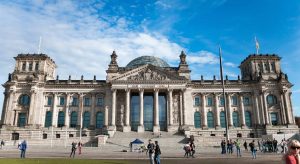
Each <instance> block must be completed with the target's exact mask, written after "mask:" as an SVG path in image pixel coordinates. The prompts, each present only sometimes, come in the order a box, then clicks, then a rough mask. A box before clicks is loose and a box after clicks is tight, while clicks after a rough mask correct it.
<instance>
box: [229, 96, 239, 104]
mask: <svg viewBox="0 0 300 164" xmlns="http://www.w3.org/2000/svg"><path fill="white" fill-rule="evenodd" d="M231 103H232V105H233V106H237V105H238V102H237V97H236V96H233V97H232V98H231Z"/></svg>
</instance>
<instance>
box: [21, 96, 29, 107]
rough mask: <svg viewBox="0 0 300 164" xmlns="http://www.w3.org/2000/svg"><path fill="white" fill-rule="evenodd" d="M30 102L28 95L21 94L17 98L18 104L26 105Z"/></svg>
mask: <svg viewBox="0 0 300 164" xmlns="http://www.w3.org/2000/svg"><path fill="white" fill-rule="evenodd" d="M29 103H30V97H29V96H28V95H21V96H20V98H19V104H20V105H23V106H28V105H29Z"/></svg>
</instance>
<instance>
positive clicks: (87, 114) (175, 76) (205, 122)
mask: <svg viewBox="0 0 300 164" xmlns="http://www.w3.org/2000/svg"><path fill="white" fill-rule="evenodd" d="M110 57H111V61H110V63H108V69H107V70H106V73H107V76H106V79H103V80H97V79H96V76H95V77H94V78H93V79H84V76H82V77H81V79H80V80H74V79H72V77H71V76H69V78H68V79H59V76H56V74H55V71H56V67H57V65H56V64H55V61H53V60H52V59H51V58H50V57H49V56H47V55H45V54H19V55H17V56H16V57H15V58H14V59H15V61H16V63H15V68H14V70H12V73H10V74H9V76H8V80H7V82H5V83H4V84H3V87H4V88H5V92H4V102H3V112H2V117H1V130H0V132H1V133H0V138H3V139H6V140H17V139H19V138H22V139H28V140H43V139H47V137H48V138H49V136H53V134H54V137H55V138H62V139H63V138H72V137H74V138H75V137H80V138H81V137H85V138H88V139H86V140H87V141H88V140H89V139H91V138H92V137H94V136H97V135H99V134H108V135H110V137H113V136H114V134H115V133H116V132H118V133H139V134H141V133H145V132H147V131H150V132H153V133H160V132H166V133H174V132H178V133H181V134H186V135H198V136H224V134H225V126H226V122H225V111H224V104H226V110H227V111H228V112H227V118H228V126H229V136H230V137H248V138H249V137H260V136H261V135H264V134H278V133H296V132H299V130H298V128H297V127H296V126H295V120H294V115H293V106H292V102H291V87H292V86H293V85H292V84H291V83H290V82H289V81H288V76H287V75H286V74H284V73H283V72H282V70H281V67H280V60H281V58H280V57H279V56H277V55H275V54H259V55H254V54H253V55H249V56H248V57H247V58H246V59H245V60H243V61H242V62H241V64H240V66H239V68H240V71H241V76H239V77H237V79H236V80H229V79H228V77H227V76H225V77H224V81H225V92H226V96H225V97H223V94H222V83H221V81H220V80H217V79H216V77H215V76H213V75H212V77H213V78H212V79H209V80H208V79H204V78H203V77H202V76H201V77H199V79H194V80H193V79H191V76H190V74H191V71H192V70H190V69H189V65H188V56H186V54H185V53H184V52H181V54H180V55H179V58H178V60H179V61H180V62H179V65H178V66H177V67H171V66H169V64H168V63H167V62H165V61H164V60H162V59H160V58H157V57H153V56H141V57H138V58H136V59H133V60H132V61H131V62H129V63H128V64H127V65H126V66H125V67H122V66H119V65H118V60H117V54H116V52H113V53H112V54H111V56H110ZM103 71H104V70H103ZM225 100H226V103H224V102H225ZM65 131H67V133H66V132H65Z"/></svg>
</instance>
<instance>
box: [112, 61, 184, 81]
mask: <svg viewBox="0 0 300 164" xmlns="http://www.w3.org/2000/svg"><path fill="white" fill-rule="evenodd" d="M171 80H186V79H185V78H183V77H180V76H178V75H176V74H175V72H174V71H173V72H170V71H168V70H165V69H164V68H160V67H156V66H153V65H151V64H147V65H143V66H140V67H138V68H135V69H133V70H130V71H127V72H125V73H122V74H121V75H119V76H117V77H115V78H113V79H112V81H171Z"/></svg>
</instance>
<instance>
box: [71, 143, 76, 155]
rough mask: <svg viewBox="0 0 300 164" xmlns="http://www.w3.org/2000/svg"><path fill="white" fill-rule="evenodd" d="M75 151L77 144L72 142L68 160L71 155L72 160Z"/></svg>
mask: <svg viewBox="0 0 300 164" xmlns="http://www.w3.org/2000/svg"><path fill="white" fill-rule="evenodd" d="M76 149H77V144H76V142H72V148H71V154H70V158H71V157H72V155H73V158H74V156H75V152H76Z"/></svg>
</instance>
